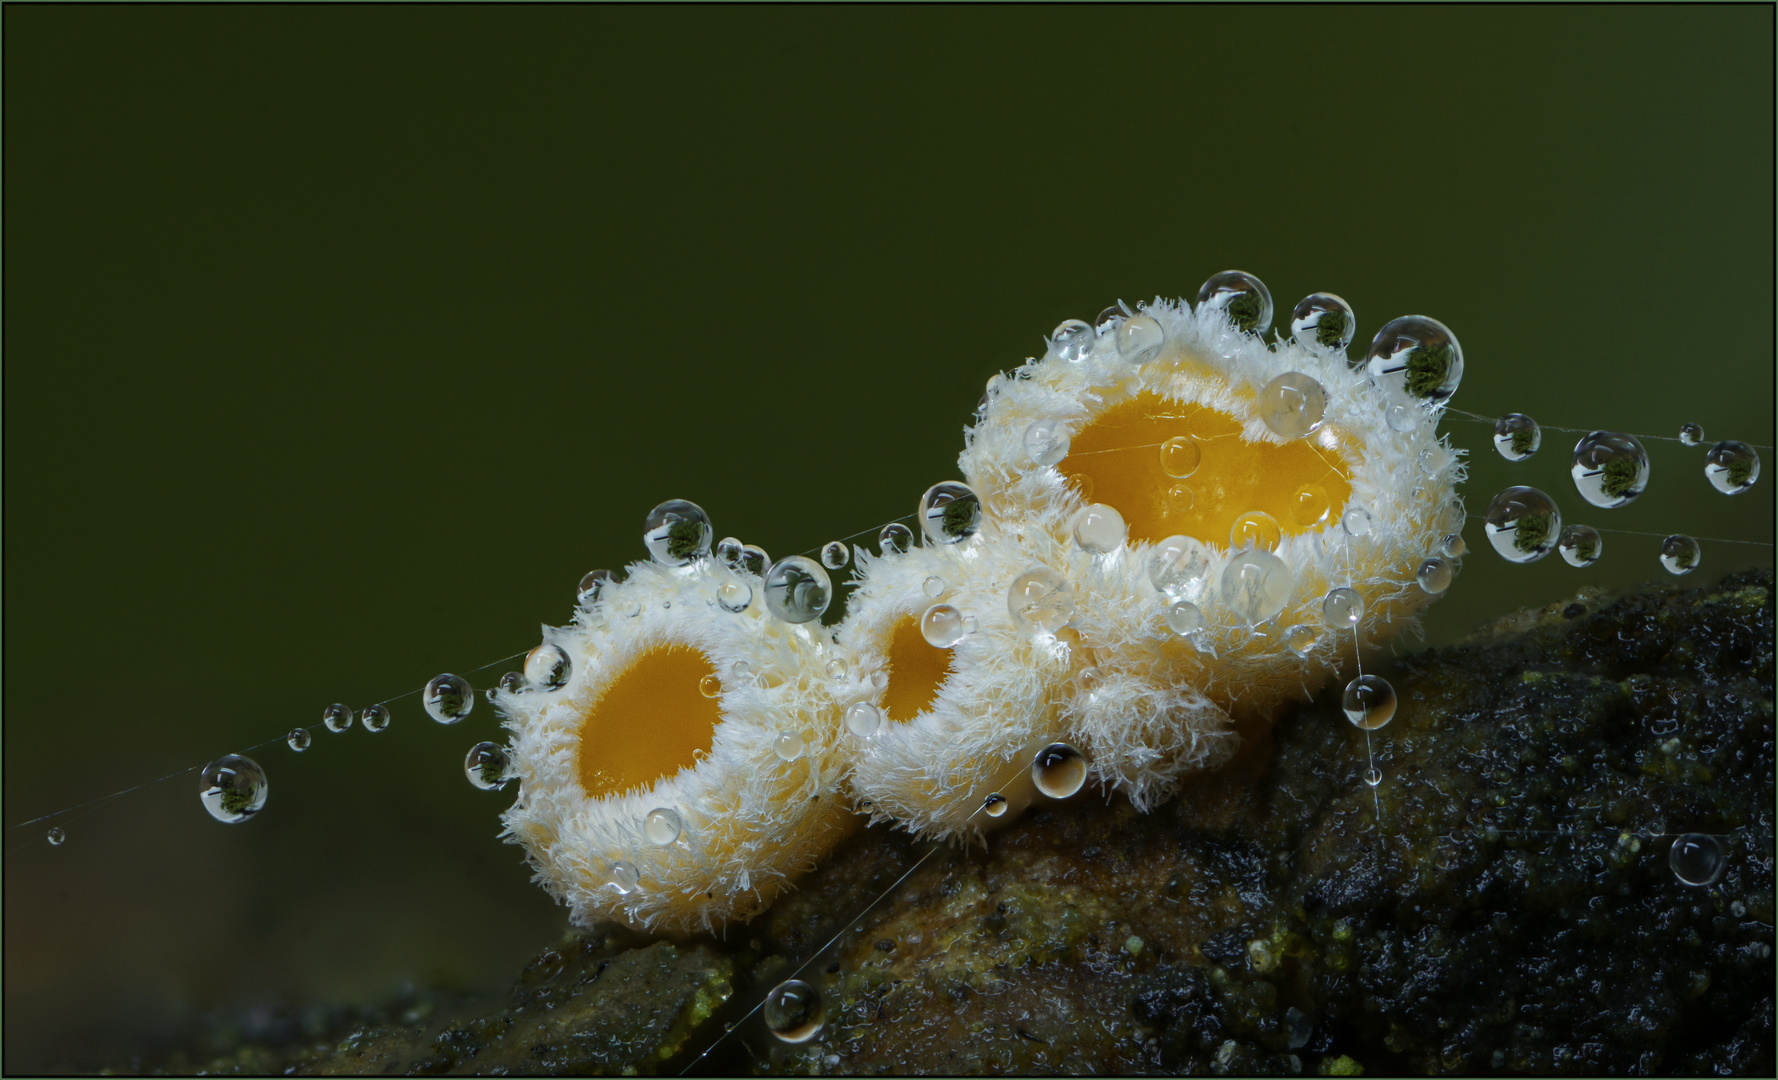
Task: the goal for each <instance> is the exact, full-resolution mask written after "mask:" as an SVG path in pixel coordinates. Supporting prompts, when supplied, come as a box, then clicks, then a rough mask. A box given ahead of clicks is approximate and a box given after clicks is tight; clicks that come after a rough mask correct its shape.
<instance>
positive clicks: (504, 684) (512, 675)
mask: <svg viewBox="0 0 1778 1080" xmlns="http://www.w3.org/2000/svg"><path fill="white" fill-rule="evenodd" d="M497 688H498V689H499V690H502V691H504V692H505V693H508V694H522V693H524V691H525V677H524V676H523V675H522V674H520V673H519V672H516V671H509V672H507V673H506V674H504V675H502V676H500V682H499V684H498V686H497ZM488 700H490V701H492V700H493V691H492V690H490V691H489V692H488Z"/></svg>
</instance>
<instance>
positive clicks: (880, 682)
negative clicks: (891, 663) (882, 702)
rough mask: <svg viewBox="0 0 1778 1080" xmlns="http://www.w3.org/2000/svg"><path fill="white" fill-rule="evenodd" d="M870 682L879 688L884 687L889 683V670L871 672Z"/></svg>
mask: <svg viewBox="0 0 1778 1080" xmlns="http://www.w3.org/2000/svg"><path fill="white" fill-rule="evenodd" d="M870 684H871V685H872V686H874V687H876V688H877V689H878V690H881V689H882V688H883V687H885V686H888V685H889V673H888V672H887V671H873V672H871V674H870Z"/></svg>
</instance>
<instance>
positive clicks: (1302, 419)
mask: <svg viewBox="0 0 1778 1080" xmlns="http://www.w3.org/2000/svg"><path fill="white" fill-rule="evenodd" d="M1258 409H1259V418H1260V419H1261V420H1263V421H1265V424H1266V427H1268V428H1270V429H1271V430H1272V434H1274V435H1277V436H1279V437H1280V438H1285V439H1300V438H1302V437H1303V436H1305V435H1307V434H1309V433H1310V432H1311V431H1314V430H1315V429H1316V428H1318V427H1320V426H1321V419H1322V417H1324V416H1326V415H1327V391H1326V390H1325V389H1323V388H1322V386H1321V384H1320V383H1318V382H1316V381H1315V380H1314V379H1312V378H1310V377H1309V376H1307V375H1304V374H1303V373H1302V372H1300V371H1287V372H1285V373H1284V374H1282V375H1280V376H1278V377H1277V378H1276V379H1273V380H1272V381H1271V382H1269V383H1267V384H1266V386H1265V389H1263V390H1261V391H1260V392H1259V402H1258Z"/></svg>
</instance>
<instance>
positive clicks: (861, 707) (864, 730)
mask: <svg viewBox="0 0 1778 1080" xmlns="http://www.w3.org/2000/svg"><path fill="white" fill-rule="evenodd" d="M882 726H883V710H881V709H879V708H877V707H876V706H875V705H872V704H871V703H870V702H868V701H854V702H853V703H852V704H850V705H848V706H846V730H847V731H850V732H851V733H852V734H854V735H856V736H858V737H859V738H861V739H868V738H870V737H871V736H872V735H875V734H876V733H877V729H878V728H880V727H882Z"/></svg>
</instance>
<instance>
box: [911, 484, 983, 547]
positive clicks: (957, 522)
mask: <svg viewBox="0 0 1778 1080" xmlns="http://www.w3.org/2000/svg"><path fill="white" fill-rule="evenodd" d="M981 527H982V504H981V502H980V500H978V499H977V498H976V497H975V491H974V490H972V489H971V488H970V487H969V485H967V484H959V483H956V482H954V481H946V482H945V483H942V484H934V485H932V486H931V487H929V488H927V489H926V494H924V495H922V496H920V528H921V529H922V530H924V531H925V533H926V539H928V540H930V541H932V542H933V543H935V544H955V543H957V542H959V541H962V540H967V539H969V538H970V537H972V536H974V535H975V534H976V531H977V530H978V529H980V528H981Z"/></svg>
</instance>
